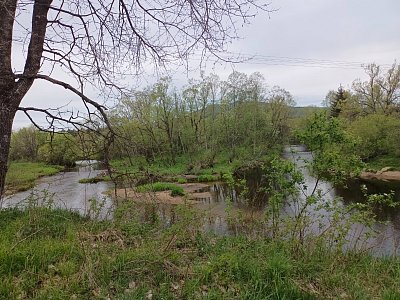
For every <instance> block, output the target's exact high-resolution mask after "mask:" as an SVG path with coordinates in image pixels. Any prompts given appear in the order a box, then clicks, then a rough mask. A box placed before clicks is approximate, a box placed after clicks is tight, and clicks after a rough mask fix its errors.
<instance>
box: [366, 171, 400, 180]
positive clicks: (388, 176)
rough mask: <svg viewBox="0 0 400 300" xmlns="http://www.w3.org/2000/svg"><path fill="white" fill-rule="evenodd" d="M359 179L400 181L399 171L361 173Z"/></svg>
mask: <svg viewBox="0 0 400 300" xmlns="http://www.w3.org/2000/svg"><path fill="white" fill-rule="evenodd" d="M360 178H361V179H364V180H382V181H400V171H386V172H382V171H379V172H376V173H374V172H361V175H360Z"/></svg>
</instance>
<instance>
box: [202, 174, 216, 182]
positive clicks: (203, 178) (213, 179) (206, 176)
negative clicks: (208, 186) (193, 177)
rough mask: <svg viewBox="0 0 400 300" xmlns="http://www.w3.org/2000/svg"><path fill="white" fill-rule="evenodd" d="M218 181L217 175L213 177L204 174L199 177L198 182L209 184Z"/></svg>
mask: <svg viewBox="0 0 400 300" xmlns="http://www.w3.org/2000/svg"><path fill="white" fill-rule="evenodd" d="M217 180H218V177H217V176H215V175H211V174H203V175H199V176H197V181H198V182H209V181H217Z"/></svg>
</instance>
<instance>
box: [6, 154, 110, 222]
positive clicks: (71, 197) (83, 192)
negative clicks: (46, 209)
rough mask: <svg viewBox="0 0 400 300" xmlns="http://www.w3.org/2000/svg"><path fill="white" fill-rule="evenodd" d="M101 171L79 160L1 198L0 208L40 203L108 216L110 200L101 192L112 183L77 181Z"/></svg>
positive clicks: (88, 214)
mask: <svg viewBox="0 0 400 300" xmlns="http://www.w3.org/2000/svg"><path fill="white" fill-rule="evenodd" d="M101 172H102V170H98V169H97V162H96V161H79V162H77V167H76V168H75V169H73V170H70V171H68V172H62V173H59V174H57V175H54V176H50V177H43V178H40V179H39V180H37V182H36V186H35V187H34V188H33V189H30V190H27V191H24V192H20V193H16V194H14V195H11V196H8V197H5V198H4V199H3V201H2V203H1V207H3V208H7V207H15V206H22V207H24V206H26V205H42V206H51V207H57V208H63V209H67V210H73V211H76V212H78V213H79V214H81V215H83V216H91V217H98V218H102V219H108V218H112V212H113V209H112V206H113V201H112V199H111V198H110V197H109V196H107V195H106V194H105V192H106V191H107V190H109V189H110V188H112V184H111V183H109V182H99V183H97V184H81V183H79V180H80V179H84V178H91V177H95V176H97V175H98V174H99V173H101ZM94 200H95V201H94Z"/></svg>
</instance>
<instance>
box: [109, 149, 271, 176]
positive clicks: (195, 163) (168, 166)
mask: <svg viewBox="0 0 400 300" xmlns="http://www.w3.org/2000/svg"><path fill="white" fill-rule="evenodd" d="M252 159H254V156H253V155H251V154H250V153H247V154H246V153H243V156H241V158H240V159H238V158H235V159H232V158H230V156H229V154H228V153H227V152H219V153H218V154H217V155H216V156H215V157H214V158H213V159H210V158H209V157H203V156H202V155H196V156H193V157H192V156H189V155H181V156H178V157H177V158H176V162H175V163H171V162H168V161H166V160H165V159H161V158H156V159H155V160H154V161H152V162H150V163H148V162H146V161H145V159H143V158H142V157H135V158H132V159H131V160H129V159H127V158H126V159H118V160H113V161H112V162H111V164H112V167H114V168H115V169H116V170H118V171H119V172H131V173H135V172H139V171H147V172H149V173H154V174H159V175H162V176H176V175H182V174H193V175H211V174H225V173H231V172H232V171H233V170H234V169H235V168H237V167H238V166H240V165H243V164H244V163H245V162H246V161H249V160H252ZM258 159H261V160H262V159H265V157H258Z"/></svg>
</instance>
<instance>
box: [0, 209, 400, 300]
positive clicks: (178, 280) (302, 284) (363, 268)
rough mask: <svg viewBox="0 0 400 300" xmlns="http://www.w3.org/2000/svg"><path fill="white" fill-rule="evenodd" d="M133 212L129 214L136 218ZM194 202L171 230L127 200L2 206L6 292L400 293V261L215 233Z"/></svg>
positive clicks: (168, 295) (0, 275) (22, 295)
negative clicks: (102, 209) (79, 208)
mask: <svg viewBox="0 0 400 300" xmlns="http://www.w3.org/2000/svg"><path fill="white" fill-rule="evenodd" d="M128 216H129V217H128ZM198 218H199V216H198V215H196V212H194V211H193V210H191V209H190V208H188V207H187V206H184V205H180V206H178V209H177V218H176V219H177V222H176V223H174V224H173V225H172V226H170V227H168V228H165V227H163V225H162V224H161V223H160V222H158V221H157V219H153V220H148V221H147V222H140V221H139V219H140V216H139V215H138V213H137V208H136V207H135V206H134V205H133V204H132V203H125V205H124V207H123V208H120V209H118V210H117V211H116V213H115V219H114V220H113V221H96V220H90V219H88V218H84V217H80V216H79V215H77V214H76V213H73V212H68V211H62V210H52V209H48V208H37V207H36V208H34V207H32V208H28V209H26V210H25V211H19V210H17V209H7V210H2V211H0V223H1V227H2V231H1V233H0V249H1V251H0V298H2V299H28V298H29V299H50V298H51V299H386V300H391V299H398V298H399V297H400V293H399V291H400V259H399V258H398V257H385V258H375V257H372V256H370V255H368V254H365V253H357V252H352V251H348V252H346V253H343V252H341V251H337V250H333V249H328V248H327V247H325V246H323V245H322V244H320V243H319V242H318V240H312V241H309V242H307V243H304V244H303V245H302V246H300V247H299V245H298V244H297V243H296V242H295V241H292V240H291V239H288V240H281V239H271V238H266V237H265V236H245V235H238V236H225V237H218V236H214V235H211V234H207V233H205V232H203V231H201V229H200V228H199V226H198V222H197V221H196V220H198Z"/></svg>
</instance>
